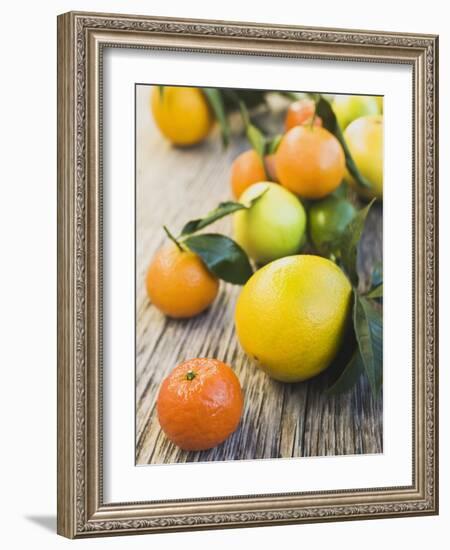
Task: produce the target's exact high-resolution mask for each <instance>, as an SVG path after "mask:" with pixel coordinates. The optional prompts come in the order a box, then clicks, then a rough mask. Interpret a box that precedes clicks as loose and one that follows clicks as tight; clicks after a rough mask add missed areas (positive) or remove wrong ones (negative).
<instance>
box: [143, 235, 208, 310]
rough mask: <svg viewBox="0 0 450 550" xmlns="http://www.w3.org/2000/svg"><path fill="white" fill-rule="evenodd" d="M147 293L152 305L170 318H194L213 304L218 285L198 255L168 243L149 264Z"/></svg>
mask: <svg viewBox="0 0 450 550" xmlns="http://www.w3.org/2000/svg"><path fill="white" fill-rule="evenodd" d="M146 289H147V295H148V297H149V299H150V301H151V302H152V304H153V305H154V306H155V307H157V308H158V309H159V310H160V311H162V312H163V313H165V314H166V315H168V316H169V317H175V318H183V317H193V316H194V315H198V314H199V313H201V312H202V311H204V310H205V309H206V308H207V307H208V306H209V305H210V304H211V303H212V302H213V301H214V299H215V297H216V296H217V292H218V290H219V281H218V279H217V277H215V276H214V275H213V274H212V273H211V272H210V271H209V270H208V269H207V268H206V266H205V264H204V263H203V262H202V260H201V259H200V258H199V257H198V256H197V255H196V254H193V253H192V252H191V251H189V250H180V248H179V247H178V246H177V245H176V244H175V243H173V242H168V243H167V244H165V245H164V246H163V247H162V248H160V249H159V250H158V251H157V253H156V254H155V256H154V257H153V259H152V261H151V263H150V266H149V268H148V271H147V277H146Z"/></svg>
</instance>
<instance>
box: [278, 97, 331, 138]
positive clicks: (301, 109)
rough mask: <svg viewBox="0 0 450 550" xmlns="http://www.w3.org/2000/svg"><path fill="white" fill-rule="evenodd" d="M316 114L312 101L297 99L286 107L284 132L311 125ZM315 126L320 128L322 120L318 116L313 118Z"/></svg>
mask: <svg viewBox="0 0 450 550" xmlns="http://www.w3.org/2000/svg"><path fill="white" fill-rule="evenodd" d="M315 112H316V104H315V103H314V101H313V100H312V99H306V98H305V99H299V100H298V101H294V102H293V103H291V104H290V105H289V107H288V110H287V112H286V118H285V119H284V128H285V130H286V131H288V130H290V129H291V128H294V126H301V125H303V124H311V123H312V121H313V118H314V114H315ZM314 125H315V126H322V119H321V118H320V117H319V116H316V117H315V118H314Z"/></svg>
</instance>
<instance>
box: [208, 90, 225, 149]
mask: <svg viewBox="0 0 450 550" xmlns="http://www.w3.org/2000/svg"><path fill="white" fill-rule="evenodd" d="M202 91H203V93H204V94H205V97H206V99H207V101H208V103H209V105H210V107H211V109H212V111H213V113H214V116H215V117H216V120H217V122H218V124H219V126H220V131H221V135H222V143H223V145H224V146H227V145H228V143H229V141H230V127H229V125H228V119H227V115H226V112H225V103H224V100H223V97H222V94H221V93H220V90H218V89H217V88H202Z"/></svg>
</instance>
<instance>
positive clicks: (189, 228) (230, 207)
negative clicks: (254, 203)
mask: <svg viewBox="0 0 450 550" xmlns="http://www.w3.org/2000/svg"><path fill="white" fill-rule="evenodd" d="M245 208H247V207H246V206H245V205H244V204H242V203H241V202H233V201H226V202H221V203H220V204H219V206H218V207H217V208H215V209H214V210H211V212H209V213H208V214H206V216H204V217H203V218H197V219H195V220H191V221H189V222H187V223H186V224H185V226H184V227H183V229H182V230H181V235H182V236H183V235H190V234H191V233H195V232H196V231H200V229H203V228H204V227H206V226H207V225H210V224H211V223H213V222H215V221H217V220H220V218H224V217H225V216H228V214H232V213H233V212H237V211H238V210H244V209H245Z"/></svg>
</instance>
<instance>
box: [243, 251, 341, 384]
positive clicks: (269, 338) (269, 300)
mask: <svg viewBox="0 0 450 550" xmlns="http://www.w3.org/2000/svg"><path fill="white" fill-rule="evenodd" d="M351 296H352V288H351V285H350V283H349V281H348V280H347V278H346V277H345V275H344V274H343V272H342V271H341V270H340V268H339V267H338V266H337V265H336V264H335V263H333V262H331V261H330V260H327V259H325V258H322V257H320V256H309V255H298V256H291V257H288V258H281V259H279V260H276V261H274V262H271V263H270V264H268V265H266V266H265V267H263V268H261V269H260V270H258V271H257V272H256V273H255V274H254V275H253V276H252V277H251V278H250V279H249V281H248V282H247V283H246V285H245V286H244V288H243V289H242V292H241V294H240V296H239V298H238V301H237V305H236V311H235V322H236V334H237V337H238V339H239V342H240V344H241V346H242V347H243V348H244V351H245V352H246V353H247V354H248V355H249V356H251V357H252V358H253V359H254V360H255V361H256V364H257V365H258V366H259V367H260V368H261V369H263V370H264V371H265V372H266V373H267V374H269V376H271V377H272V378H275V379H276V380H280V381H282V382H299V381H301V380H306V379H308V378H311V377H313V376H316V375H317V374H319V373H320V372H322V371H323V370H325V369H326V368H327V367H328V366H329V365H330V363H331V361H332V360H333V359H334V357H335V356H336V353H337V351H338V349H339V347H340V345H341V342H342V338H343V336H344V333H345V330H346V327H347V322H348V320H349V313H350V308H351Z"/></svg>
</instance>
